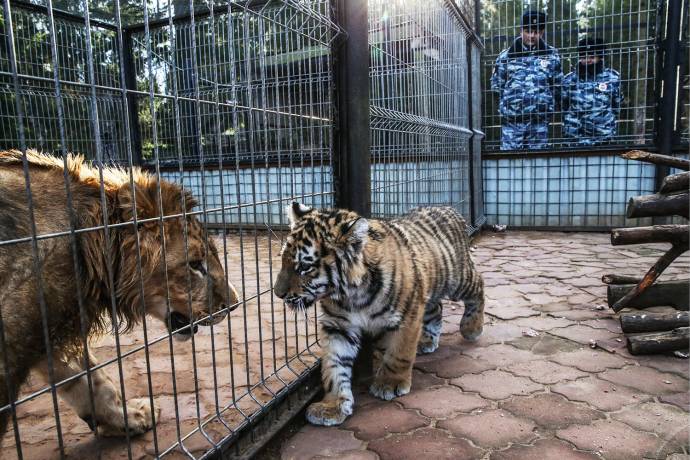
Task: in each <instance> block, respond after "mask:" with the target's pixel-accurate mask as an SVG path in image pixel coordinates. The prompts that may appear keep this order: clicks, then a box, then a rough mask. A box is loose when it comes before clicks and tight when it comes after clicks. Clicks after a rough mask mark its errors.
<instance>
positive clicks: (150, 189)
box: [117, 180, 198, 221]
mask: <svg viewBox="0 0 690 460" xmlns="http://www.w3.org/2000/svg"><path fill="white" fill-rule="evenodd" d="M159 187H160V194H161V199H160V200H159V199H158V190H159ZM117 198H118V206H119V208H120V215H121V216H122V220H123V221H128V220H132V219H133V217H134V208H135V205H136V210H137V219H149V218H152V217H158V216H160V208H161V206H162V207H163V215H164V216H169V215H175V214H182V210H183V209H184V210H185V211H186V212H190V211H191V210H192V209H193V208H194V207H195V206H197V204H198V203H197V201H196V200H195V199H194V197H193V196H192V194H191V193H189V192H188V191H187V190H184V189H183V188H182V187H181V186H179V185H177V184H173V183H171V182H166V181H161V182H160V185H159V183H158V182H156V181H155V180H151V181H148V182H147V183H143V184H142V183H135V184H134V188H133V189H132V187H131V186H130V184H125V185H123V186H122V187H121V188H120V190H119V191H118V196H117Z"/></svg>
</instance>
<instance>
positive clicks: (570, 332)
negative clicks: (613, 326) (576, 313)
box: [549, 324, 620, 345]
mask: <svg viewBox="0 0 690 460" xmlns="http://www.w3.org/2000/svg"><path fill="white" fill-rule="evenodd" d="M549 334H553V335H557V336H559V337H564V338H566V339H569V340H572V341H574V342H578V343H581V344H583V345H589V343H590V342H591V341H592V340H594V341H597V340H609V339H612V338H614V337H619V336H620V334H615V333H613V332H611V331H609V330H607V329H595V328H592V327H589V326H583V325H580V324H575V325H573V326H568V327H563V328H557V329H551V330H550V331H549Z"/></svg>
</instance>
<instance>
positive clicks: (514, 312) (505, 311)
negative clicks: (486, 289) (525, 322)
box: [485, 305, 539, 320]
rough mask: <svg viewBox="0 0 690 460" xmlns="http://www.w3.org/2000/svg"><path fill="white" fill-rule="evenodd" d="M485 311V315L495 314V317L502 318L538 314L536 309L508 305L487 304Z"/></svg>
mask: <svg viewBox="0 0 690 460" xmlns="http://www.w3.org/2000/svg"><path fill="white" fill-rule="evenodd" d="M485 312H486V314H487V315H490V316H495V317H496V318H499V319H503V320H510V319H515V318H527V317H530V316H539V311H537V310H532V309H531V308H529V307H517V306H510V305H504V306H500V307H499V306H490V305H487V307H486V310H485Z"/></svg>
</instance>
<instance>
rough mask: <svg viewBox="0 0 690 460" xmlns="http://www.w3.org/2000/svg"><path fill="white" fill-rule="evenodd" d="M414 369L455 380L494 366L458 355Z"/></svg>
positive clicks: (420, 364)
mask: <svg viewBox="0 0 690 460" xmlns="http://www.w3.org/2000/svg"><path fill="white" fill-rule="evenodd" d="M415 367H417V369H421V370H422V371H424V372H432V373H434V374H436V375H437V376H439V377H442V378H455V377H460V376H462V375H465V374H478V373H480V372H484V371H485V370H488V369H493V368H494V367H496V366H495V365H492V364H489V363H487V362H486V361H483V360H481V359H475V358H472V357H471V356H467V355H461V354H458V355H456V356H453V357H452V358H447V359H442V360H438V361H431V362H426V363H419V364H415Z"/></svg>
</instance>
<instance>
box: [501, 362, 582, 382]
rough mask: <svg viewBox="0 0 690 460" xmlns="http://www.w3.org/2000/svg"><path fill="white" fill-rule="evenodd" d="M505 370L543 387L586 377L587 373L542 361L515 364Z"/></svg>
mask: <svg viewBox="0 0 690 460" xmlns="http://www.w3.org/2000/svg"><path fill="white" fill-rule="evenodd" d="M506 370H507V371H509V372H511V373H513V374H516V375H519V376H521V377H528V378H530V379H531V380H534V381H535V382H537V383H541V384H544V385H548V384H553V383H558V382H563V381H566V380H575V379H578V378H580V377H585V376H586V375H587V373H585V372H582V371H580V370H577V369H575V368H572V367H568V366H562V365H560V364H557V363H552V362H551V361H544V360H540V361H530V362H527V363H516V364H513V365H512V366H510V367H508V368H507V369H506Z"/></svg>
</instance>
